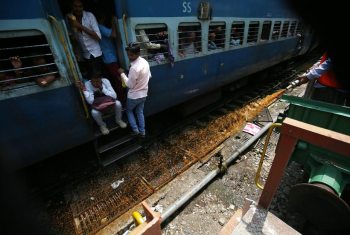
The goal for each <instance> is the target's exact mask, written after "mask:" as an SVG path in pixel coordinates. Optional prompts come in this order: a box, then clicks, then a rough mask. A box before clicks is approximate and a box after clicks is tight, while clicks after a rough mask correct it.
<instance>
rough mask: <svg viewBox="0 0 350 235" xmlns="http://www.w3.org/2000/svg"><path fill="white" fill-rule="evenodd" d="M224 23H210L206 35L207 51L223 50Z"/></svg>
mask: <svg viewBox="0 0 350 235" xmlns="http://www.w3.org/2000/svg"><path fill="white" fill-rule="evenodd" d="M225 35H226V24H225V22H211V23H210V25H209V33H208V50H215V49H223V48H225Z"/></svg>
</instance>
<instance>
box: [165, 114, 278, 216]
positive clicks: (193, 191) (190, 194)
mask: <svg viewBox="0 0 350 235" xmlns="http://www.w3.org/2000/svg"><path fill="white" fill-rule="evenodd" d="M274 122H275V120H274ZM274 122H272V123H269V124H267V125H266V126H264V127H263V128H262V129H261V130H260V131H259V132H258V133H257V134H256V135H254V136H253V137H252V138H250V139H249V140H248V141H247V142H246V143H245V144H244V145H243V146H242V147H240V148H239V149H237V150H236V151H235V152H234V153H233V154H232V155H231V156H230V157H229V158H228V159H227V160H226V161H225V162H224V164H226V166H228V165H229V164H230V163H232V162H233V161H234V160H235V159H236V158H237V157H238V156H239V155H240V154H241V153H242V152H243V151H245V150H246V149H247V148H248V147H249V146H250V145H252V144H253V143H254V142H255V141H256V140H258V139H259V138H260V137H261V136H262V135H263V134H264V133H265V132H266V131H267V130H268V129H269V128H270V126H272V124H273V123H274ZM220 171H221V170H220V169H219V168H217V169H216V170H213V171H211V172H210V173H209V174H208V175H206V177H205V178H204V179H203V180H202V181H200V182H199V183H198V184H197V185H195V186H194V187H193V188H192V189H191V190H190V191H188V192H187V193H186V194H184V195H183V196H182V197H181V198H180V199H179V200H177V201H176V202H175V203H174V204H172V205H171V206H170V207H168V208H167V210H166V211H165V212H164V213H163V214H162V223H163V222H164V221H166V220H167V219H168V218H169V217H170V216H171V215H172V214H173V213H174V212H175V211H177V210H178V209H179V208H180V207H182V206H183V205H184V204H185V203H186V202H187V201H188V200H189V199H191V198H192V197H193V196H194V195H195V194H197V193H198V192H199V191H200V190H201V189H202V188H204V187H205V186H206V185H207V184H208V183H209V182H210V181H212V180H213V179H214V178H215V177H216V176H217V175H218V174H219V173H220Z"/></svg>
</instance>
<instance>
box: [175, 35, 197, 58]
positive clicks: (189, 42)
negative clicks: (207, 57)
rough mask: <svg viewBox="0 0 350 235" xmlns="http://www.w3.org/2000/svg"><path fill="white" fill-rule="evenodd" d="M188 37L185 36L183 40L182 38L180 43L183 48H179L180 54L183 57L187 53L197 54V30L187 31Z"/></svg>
mask: <svg viewBox="0 0 350 235" xmlns="http://www.w3.org/2000/svg"><path fill="white" fill-rule="evenodd" d="M185 35H186V37H185V38H183V40H180V42H181V44H182V45H180V46H181V47H182V48H180V50H179V55H180V56H181V57H185V56H187V55H191V54H195V53H197V52H198V51H197V48H196V43H197V42H196V33H195V32H192V31H191V32H187V33H186V34H185Z"/></svg>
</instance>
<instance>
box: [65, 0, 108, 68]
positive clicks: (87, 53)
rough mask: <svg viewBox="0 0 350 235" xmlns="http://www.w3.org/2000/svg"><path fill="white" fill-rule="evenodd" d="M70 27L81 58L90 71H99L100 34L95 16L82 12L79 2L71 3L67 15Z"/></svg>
mask: <svg viewBox="0 0 350 235" xmlns="http://www.w3.org/2000/svg"><path fill="white" fill-rule="evenodd" d="M67 18H68V20H69V23H70V26H71V27H72V28H73V31H74V36H75V38H76V40H77V41H78V43H79V45H80V48H81V51H82V54H83V57H84V59H85V60H86V61H87V62H88V68H89V69H90V73H91V71H101V69H102V64H103V61H102V50H101V47H100V44H99V41H100V40H101V38H102V37H101V32H100V29H99V28H98V23H97V20H96V18H95V16H94V15H93V14H92V13H91V12H88V11H84V7H83V3H82V2H81V1H80V0H74V1H73V2H72V13H71V14H68V15H67Z"/></svg>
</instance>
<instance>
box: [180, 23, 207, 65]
mask: <svg viewBox="0 0 350 235" xmlns="http://www.w3.org/2000/svg"><path fill="white" fill-rule="evenodd" d="M177 32H178V38H179V41H178V54H179V57H180V58H185V57H191V56H194V55H196V54H198V53H199V52H201V51H202V29H201V24H200V23H180V24H179V27H178V31H177Z"/></svg>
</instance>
